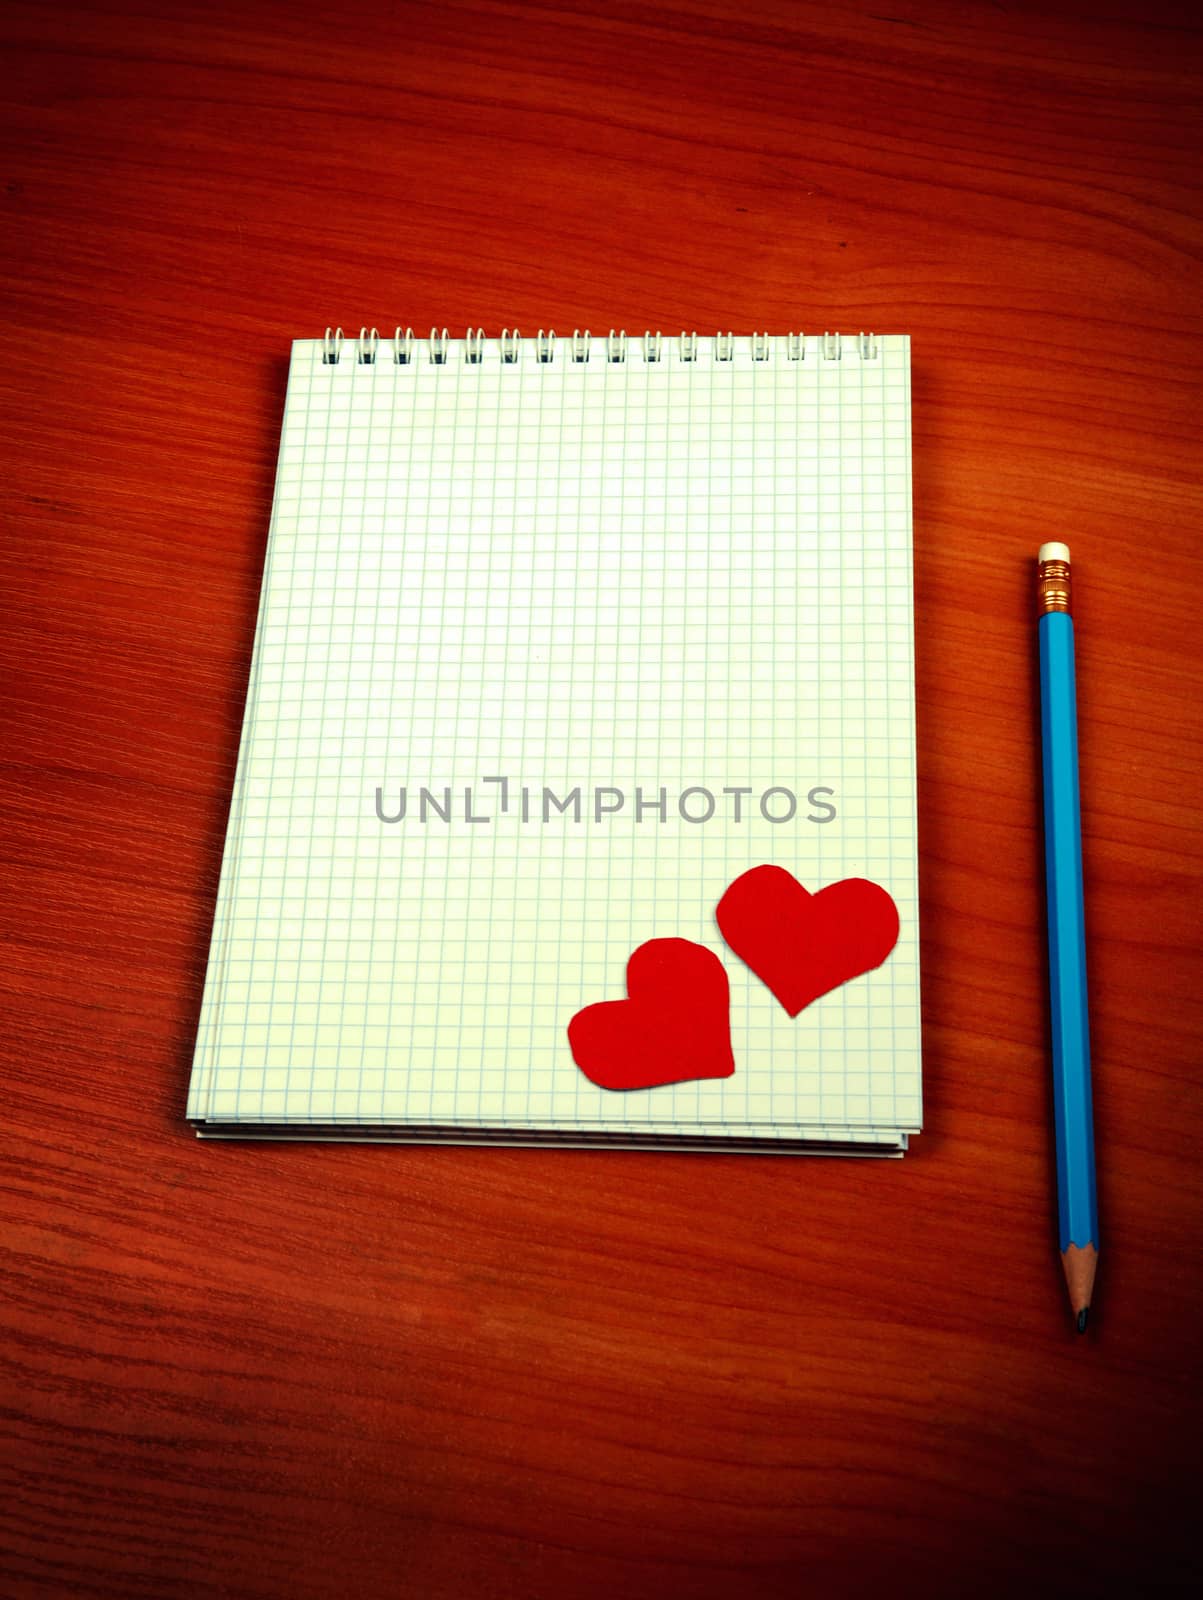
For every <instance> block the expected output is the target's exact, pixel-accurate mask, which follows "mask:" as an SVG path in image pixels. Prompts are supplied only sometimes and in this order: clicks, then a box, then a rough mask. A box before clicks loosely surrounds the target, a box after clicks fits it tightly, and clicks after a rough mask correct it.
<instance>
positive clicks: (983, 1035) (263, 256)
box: [0, 0, 1203, 1600]
mask: <svg viewBox="0 0 1203 1600" xmlns="http://www.w3.org/2000/svg"><path fill="white" fill-rule="evenodd" d="M1059 9H1060V8H1056V7H1051V6H1050V7H1040V6H1036V7H1021V8H1019V9H1018V10H1012V9H1010V8H1005V7H1003V6H1002V5H998V6H990V5H985V4H983V5H967V4H964V5H952V4H935V3H930V4H929V3H925V0H892V3H891V5H889V6H888V7H882V8H881V11H882V13H883V14H881V15H869V14H867V13H866V12H864V11H862V10H861V9H860V8H847V9H845V8H837V7H834V6H831V5H819V4H807V5H795V4H787V3H785V0H777V3H775V4H773V3H764V4H760V5H741V4H736V3H727V0H677V3H673V4H669V5H666V6H662V7H653V6H650V5H646V4H637V3H625V0H622V3H617V4H605V3H604V0H579V3H576V4H574V5H572V6H563V5H557V4H552V3H550V0H548V3H531V0H528V3H523V0H511V3H508V4H499V5H496V6H493V5H486V4H484V3H483V0H482V3H478V4H462V5H460V4H446V5H425V6H412V7H407V6H403V5H399V6H387V5H379V6H375V7H363V6H358V7H357V6H354V5H351V6H347V7H344V8H342V9H341V10H336V11H326V10H324V9H323V8H317V7H313V8H309V7H305V6H298V5H296V4H295V3H289V4H263V5H257V4H253V3H250V4H248V3H245V0H243V3H239V0H212V3H207V4H196V5H193V6H184V5H171V4H165V3H160V4H158V5H154V6H149V5H148V6H140V7H134V6H131V5H128V4H126V5H116V4H113V5H110V6H105V5H99V4H98V5H93V6H82V7H81V6H59V7H54V6H48V5H44V4H41V5H39V4H26V5H21V4H10V5H9V6H8V7H6V8H5V11H4V15H3V23H2V26H3V32H4V36H5V38H6V42H7V43H8V51H7V53H6V66H5V89H6V93H5V96H4V100H5V104H4V108H3V111H2V112H0V116H2V117H3V127H4V138H3V148H4V151H5V154H4V160H3V172H2V175H0V176H2V187H3V194H2V200H3V214H4V232H3V252H4V259H3V299H4V309H5V312H6V316H7V332H6V334H5V353H6V359H5V360H4V362H3V363H2V364H0V393H2V396H3V402H2V403H3V439H4V441H5V450H6V456H5V461H4V469H3V494H4V501H5V513H6V514H5V524H6V537H5V540H4V558H3V559H4V580H5V593H6V604H5V607H4V612H3V624H2V643H3V664H4V687H5V691H6V692H5V694H4V697H3V699H4V710H3V716H4V727H3V743H2V749H0V755H2V757H3V761H4V769H5V780H6V783H5V802H4V804H5V826H4V833H3V861H4V868H3V878H4V890H5V900H6V905H7V910H8V916H7V919H6V921H7V933H6V939H5V944H4V950H5V959H4V963H3V979H2V981H3V987H4V992H5V1001H6V1006H5V1012H6V1016H5V1022H4V1026H3V1034H2V1042H0V1048H2V1050H3V1054H4V1065H3V1078H2V1082H3V1091H4V1094H3V1098H4V1106H5V1109H4V1115H3V1138H4V1151H5V1154H4V1165H3V1184H4V1191H5V1212H6V1217H5V1227H4V1230H3V1250H4V1264H5V1276H4V1284H5V1293H4V1296H3V1324H4V1335H3V1357H4V1363H5V1370H6V1377H5V1380H4V1392H3V1395H2V1397H0V1408H2V1411H3V1419H4V1423H3V1436H4V1449H3V1458H4V1462H5V1467H4V1480H3V1481H4V1483H5V1486H6V1487H5V1493H4V1496H3V1501H2V1509H0V1521H2V1524H3V1536H2V1537H0V1551H2V1554H0V1589H2V1590H3V1592H4V1593H5V1594H6V1595H7V1594H13V1595H27V1594H28V1595H38V1596H41V1595H69V1596H104V1597H113V1596H118V1597H124V1596H139V1597H140V1596H145V1597H147V1600H165V1597H172V1596H185V1595H186V1596H203V1595H222V1596H230V1597H252V1596H253V1597H259V1596H277V1595H280V1596H287V1597H288V1600H303V1597H309V1596H323V1597H326V1596H338V1597H343V1596H347V1597H355V1600H359V1597H363V1596H374V1595H405V1596H412V1597H414V1600H438V1597H442V1596H454V1597H461V1596H477V1595H480V1596H510V1595H513V1596H522V1597H529V1596H564V1597H576V1596H584V1595H598V1596H601V1595H605V1596H621V1597H624V1600H625V1597H640V1596H655V1597H658V1600H659V1597H674V1600H675V1597H679V1596H683V1597H689V1596H711V1595H722V1596H740V1597H744V1596H754V1595H773V1594H782V1595H803V1596H805V1595H810V1594H814V1595H819V1594H824V1595H829V1594H830V1595H840V1594H862V1593H864V1594H867V1593H870V1592H877V1586H878V1584H879V1583H891V1584H893V1585H894V1587H895V1588H896V1589H897V1590H898V1591H900V1592H902V1593H904V1594H908V1595H909V1594H923V1593H930V1594H950V1595H964V1594H968V1593H979V1594H988V1593H995V1592H997V1593H1000V1594H1015V1593H1017V1592H1021V1587H1022V1589H1026V1588H1027V1587H1028V1586H1030V1585H1032V1584H1034V1583H1036V1582H1037V1581H1038V1580H1039V1579H1040V1578H1041V1577H1042V1576H1044V1575H1051V1576H1052V1577H1053V1578H1055V1579H1057V1580H1059V1586H1060V1584H1061V1583H1063V1582H1068V1581H1072V1582H1073V1585H1074V1589H1075V1591H1076V1592H1081V1593H1092V1594H1096V1595H1097V1594H1112V1593H1115V1594H1126V1595H1132V1594H1138V1593H1144V1592H1147V1587H1151V1586H1152V1585H1153V1583H1154V1581H1155V1580H1160V1581H1167V1580H1169V1579H1171V1578H1174V1577H1178V1578H1180V1579H1185V1577H1186V1576H1187V1574H1188V1572H1189V1570H1190V1567H1191V1565H1192V1563H1194V1562H1197V1560H1198V1543H1197V1538H1196V1535H1195V1531H1194V1526H1193V1523H1194V1516H1195V1503H1196V1499H1197V1470H1196V1469H1197V1464H1198V1453H1199V1445H1198V1441H1199V1437H1200V1431H1199V1430H1200V1423H1201V1421H1203V1418H1201V1415H1200V1386H1199V1377H1200V1362H1199V1354H1200V1339H1199V1316H1200V1310H1201V1303H1200V1298H1201V1297H1200V1287H1199V1271H1198V1242H1197V1237H1198V1231H1199V1224H1200V1217H1201V1210H1203V1206H1201V1197H1203V1178H1201V1173H1203V1163H1201V1161H1200V1141H1201V1139H1203V1107H1201V1103H1200V1094H1199V1089H1198V1086H1197V1082H1196V1078H1197V1072H1198V1056H1199V1051H1198V1044H1199V1037H1200V996H1201V994H1203V981H1201V980H1203V972H1201V970H1200V962H1199V959H1198V948H1199V942H1200V934H1201V932H1203V927H1201V915H1200V906H1201V894H1203V848H1201V844H1200V837H1201V836H1200V820H1201V816H1200V811H1201V795H1200V784H1199V776H1198V774H1199V763H1200V757H1199V736H1200V721H1201V718H1200V690H1199V684H1200V670H1201V652H1200V613H1201V610H1203V606H1201V601H1203V593H1201V587H1200V549H1201V536H1200V523H1201V513H1203V496H1201V494H1200V487H1199V444H1198V421H1199V416H1200V400H1201V395H1200V377H1199V374H1200V364H1201V358H1203V339H1201V337H1200V333H1201V321H1200V314H1199V298H1200V273H1199V269H1198V260H1199V252H1200V248H1201V246H1203V229H1201V227H1200V138H1199V122H1200V116H1199V83H1200V38H1199V34H1198V33H1197V32H1195V31H1193V18H1194V11H1193V8H1190V7H1187V6H1185V5H1183V6H1180V7H1173V6H1164V5H1158V4H1155V3H1151V4H1145V5H1140V6H1136V5H1131V6H1126V7H1104V8H1103V10H1102V13H1100V10H1099V8H1098V7H1097V6H1092V7H1090V8H1085V7H1072V8H1071V7H1068V6H1067V7H1065V8H1064V14H1063V15H1061V16H1059V17H1058V16H1053V15H1050V14H1049V13H1051V12H1054V11H1057V10H1059ZM1088 11H1089V14H1088ZM886 13H888V14H886ZM1125 14H1126V15H1125ZM329 322H340V323H342V324H343V326H344V327H346V328H348V329H352V330H358V328H359V327H360V325H361V324H368V325H371V324H377V325H378V326H379V327H381V328H382V329H387V330H388V331H389V332H391V330H392V328H393V327H394V326H395V325H396V324H397V323H398V322H403V323H411V324H412V325H413V326H414V327H415V328H417V329H419V330H422V331H425V329H427V328H429V327H430V326H431V325H437V326H440V327H441V326H442V325H443V324H444V323H447V324H450V325H451V326H452V328H453V330H454V331H457V332H459V331H462V328H463V327H464V326H467V325H468V324H469V323H471V324H472V325H473V326H475V325H477V324H481V325H483V326H484V327H485V328H486V329H487V330H488V331H489V332H490V333H493V334H495V333H497V332H498V331H499V330H500V328H501V327H502V326H511V327H512V326H514V325H517V326H519V327H521V328H523V329H529V330H530V331H534V329H536V328H538V327H540V326H542V327H552V326H559V327H560V328H561V329H562V330H567V329H571V328H573V327H586V326H592V327H593V328H594V329H595V330H597V329H599V328H600V329H607V328H610V327H625V328H627V329H635V330H642V329H643V328H652V329H655V328H662V329H664V330H666V331H676V330H677V329H680V328H686V329H692V328H698V329H701V330H703V331H704V332H712V331H713V330H714V329H716V328H723V329H726V328H728V327H731V328H735V329H737V330H742V331H747V330H750V329H752V328H769V329H773V330H785V329H787V328H797V327H802V328H805V329H807V330H822V329H825V328H832V329H834V328H840V329H844V330H845V331H851V332H855V331H857V330H859V329H861V328H865V329H869V328H872V329H875V330H878V331H909V332H910V333H911V334H912V336H913V354H914V483H915V527H916V547H917V558H916V590H917V604H918V651H919V742H920V790H921V792H920V810H921V826H922V846H923V851H922V874H921V876H922V894H923V911H924V926H923V961H924V1028H925V1046H926V1079H927V1082H926V1100H927V1127H926V1131H925V1132H924V1134H923V1135H922V1136H921V1137H920V1138H919V1139H917V1140H915V1141H914V1143H913V1147H912V1152H911V1154H910V1156H909V1157H908V1159H907V1160H906V1161H905V1162H904V1163H902V1164H900V1165H899V1164H893V1163H880V1164H864V1163H855V1162H845V1161H834V1160H833V1161H824V1160H796V1161H795V1160H783V1159H769V1158H746V1157H737V1156H732V1157H715V1158H707V1157H691V1156H664V1155H618V1154H604V1153H603V1154H562V1153H551V1152H547V1153H544V1152H538V1153H536V1152H515V1153H510V1154H506V1153H491V1152H481V1151H468V1150H438V1151H431V1150H421V1149H388V1148H383V1149H382V1148H373V1147H356V1148H347V1149H339V1148H330V1147H321V1146H317V1147H303V1146H290V1147H282V1148H279V1147H277V1148H272V1147H257V1146H254V1145H250V1146H245V1147H241V1148H238V1147H234V1148H228V1147H220V1146H218V1147H214V1146H213V1145H207V1144H201V1143H198V1142H197V1141H196V1140H195V1139H194V1138H192V1136H191V1135H190V1134H189V1132H188V1131H187V1130H186V1128H185V1126H184V1122H183V1107H184V1095H185V1088H186V1082H187V1075H188V1069H189V1062H190V1055H191V1049H192V1042H193V1034H194V1030H195V1025H196V1018H197V1009H198V1005H199V997H200V987H201V981H202V976H203V969H204V962H205V952H206V945H207V940H208V935H209V924H210V919H211V916H212V911H213V904H214V896H215V890H216V880H217V872H218V866H219V861H220V856H221V847H222V834H223V827H224V821H225V813H226V807H227V804H228V799H229V793H230V784H231V777H232V772H233V764H234V759H235V754H236V748H237V739H238V729H239V723H240V716H241V709H242V700H243V695H244V691H245V686H246V678H247V670H248V664H249V658H250V645H251V634H252V625H253V617H254V611H255V604H256V597H257V585H258V578H259V572H260V566H261V562H262V557H263V549H264V540H265V535H266V529H267V521H268V511H269V504H270V496H271V488H272V477H273V470H274V461H275V448H276V439H277V434H278V427H279V421H280V411H281V403H282V395H283V384H284V376H285V368H286V359H287V352H288V343H289V340H290V339H291V338H292V337H294V336H296V335H305V336H313V335H316V334H319V333H320V332H321V330H322V329H324V328H325V326H326V324H327V323H329ZM1061 537H1064V538H1068V539H1069V540H1070V541H1071V542H1072V544H1073V549H1074V555H1075V574H1076V575H1077V606H1076V609H1077V616H1078V629H1079V676H1080V695H1081V707H1082V762H1083V789H1084V795H1085V815H1084V825H1085V839H1086V844H1085V849H1086V864H1087V873H1088V911H1089V922H1090V958H1091V969H1092V970H1091V976H1092V980H1093V998H1094V1030H1095V1033H1094V1038H1095V1050H1096V1096H1097V1127H1098V1138H1099V1146H1100V1151H1101V1179H1100V1181H1101V1210H1102V1216H1103V1227H1104V1230H1105V1233H1104V1237H1105V1245H1104V1254H1103V1263H1102V1267H1101V1271H1100V1292H1099V1296H1098V1299H1097V1301H1096V1310H1095V1325H1094V1328H1093V1329H1092V1331H1091V1333H1090V1334H1089V1335H1088V1336H1087V1338H1086V1339H1084V1340H1079V1339H1077V1338H1076V1337H1075V1336H1074V1334H1073V1333H1072V1331H1071V1327H1070V1322H1069V1317H1068V1312H1067V1310H1066V1306H1065V1296H1064V1292H1063V1287H1062V1284H1061V1281H1060V1267H1059V1264H1058V1261H1057V1256H1056V1248H1055V1241H1054V1229H1053V1220H1052V1214H1053V1213H1052V1200H1051V1193H1050V1191H1051V1187H1052V1166H1051V1150H1050V1132H1049V1103H1048V1054H1047V1038H1046V1036H1047V1015H1046V1002H1045V998H1044V984H1045V968H1044V952H1043V925H1042V873H1041V853H1040V852H1041V843H1040V830H1039V782H1038V769H1037V755H1036V745H1035V742H1034V741H1035V722H1034V655H1033V651H1034V634H1033V626H1032V620H1031V613H1032V557H1033V553H1034V550H1035V547H1036V545H1037V544H1038V543H1039V542H1040V541H1041V540H1042V539H1045V538H1061ZM716 1197H717V1203H718V1209H719V1211H720V1214H721V1217H722V1225H721V1227H719V1228H717V1229H715V1228H713V1227H710V1226H706V1227H703V1226H702V1225H701V1223H700V1219H701V1218H702V1217H703V1216H705V1215H706V1214H707V1213H708V1212H709V1210H710V1208H711V1206H712V1205H713V1204H714V1202H715V1198H716ZM1192 1480H1195V1481H1192ZM1184 1519H1186V1520H1185V1522H1184ZM1146 1586H1147V1587H1146Z"/></svg>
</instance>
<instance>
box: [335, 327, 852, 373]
mask: <svg viewBox="0 0 1203 1600" xmlns="http://www.w3.org/2000/svg"><path fill="white" fill-rule="evenodd" d="M746 337H747V339H748V346H747V348H749V349H750V351H751V356H752V360H753V361H756V362H769V361H772V360H773V359H774V352H775V350H776V349H777V347H778V340H777V339H775V338H774V336H773V335H772V334H769V333H752V334H750V335H747V336H746ZM592 338H593V336H592V334H591V333H590V332H589V330H588V328H586V329H584V331H582V330H581V329H580V328H575V329H574V330H573V333H572V337H571V339H570V340H569V341H568V359H569V360H570V361H573V362H577V363H583V362H587V361H588V360H589V349H590V345H591V343H592ZM343 342H344V341H343V331H342V329H341V328H327V329H326V332H325V335H324V337H323V338H322V341H321V349H322V365H323V366H327V367H333V366H337V365H338V363H339V360H340V358H341V356H342V348H343ZM414 342H415V341H414V331H413V329H412V328H398V329H397V330H396V332H395V333H394V335H393V338H392V347H393V360H394V362H395V363H396V364H397V365H398V366H403V367H404V366H409V365H411V364H412V362H413V359H414ZM498 342H499V346H500V351H501V360H502V362H503V364H504V365H506V366H515V365H517V364H518V362H519V361H520V359H521V351H522V335H521V333H519V331H518V329H517V328H503V329H502V333H501V338H500V340H499V341H498ZM781 342H782V343H783V345H784V355H785V359H786V360H787V361H805V360H806V335H805V334H803V333H786V334H783V335H782V336H781ZM673 345H675V346H676V353H677V359H678V360H680V361H683V362H696V361H697V360H698V359H699V348H700V344H699V337H698V334H697V333H696V332H695V333H685V332H682V333H680V334H678V335H677V337H676V339H675V340H673V341H671V342H670V344H669V347H668V348H669V350H670V352H671V350H672V348H673ZM379 346H380V335H379V334H378V333H377V331H376V329H375V328H360V330H359V337H358V338H357V339H356V341H355V364H356V365H357V366H363V367H371V366H375V365H376V358H377V352H378V350H379ZM605 346H606V348H605V359H606V361H607V362H611V363H614V364H616V365H618V364H621V363H623V362H626V361H627V359H628V356H629V354H630V351H631V341H630V340H628V338H627V333H626V329H625V328H622V329H618V330H615V329H614V328H611V329H610V332H609V333H608V334H607V335H606V340H605ZM635 348H636V350H637V351H638V353H639V354H640V355H641V356H642V358H643V362H644V364H645V365H647V366H652V365H655V364H656V363H658V362H661V361H663V359H664V336H663V334H661V333H660V332H659V330H657V331H656V332H655V333H653V332H652V331H651V330H650V329H649V330H647V331H646V332H645V333H644V334H643V336H642V338H640V339H638V340H637V342H636V345H635ZM818 348H819V356H820V359H821V360H823V361H842V360H843V358H844V340H843V337H842V335H840V334H838V333H824V334H823V335H822V336H821V337H820V338H819V341H818ZM534 349H535V360H536V361H537V362H538V363H539V364H540V365H542V366H550V365H551V364H552V363H553V362H554V361H555V355H556V334H555V329H554V328H549V329H544V328H540V329H539V332H538V334H537V335H536V336H535V340H534ZM427 350H428V355H429V360H430V363H431V365H433V366H438V367H441V366H446V364H447V361H448V359H449V356H450V350H451V338H450V335H449V333H448V331H447V329H446V328H432V329H431V330H430V338H429V341H428V343H427ZM487 351H488V341H487V340H486V338H485V330H484V329H483V328H469V329H468V330H467V333H466V334H465V335H464V360H465V362H466V363H467V364H468V365H469V366H473V367H479V366H483V365H484V363H485V358H486V355H487ZM735 351H736V336H735V334H734V333H716V334H715V335H714V359H715V361H716V362H719V361H721V362H733V361H734V360H735ZM855 351H856V354H857V355H858V356H859V357H860V359H861V360H862V361H876V360H877V358H878V355H879V351H880V346H879V343H878V338H877V335H876V334H875V333H863V332H862V333H859V334H857V336H856V340H855ZM777 358H778V359H780V352H779V351H778V354H777Z"/></svg>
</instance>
